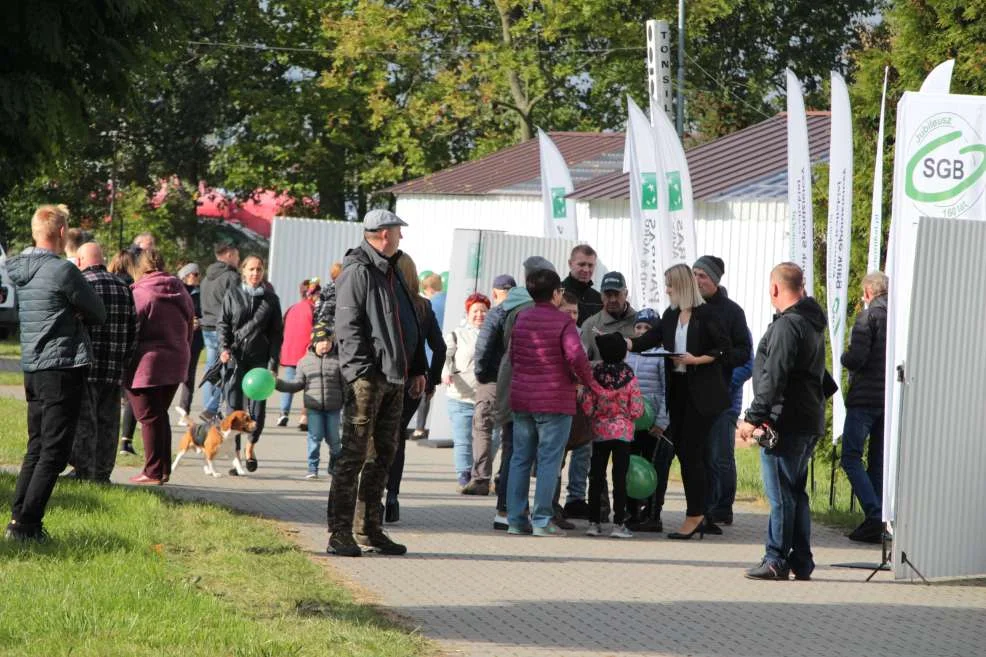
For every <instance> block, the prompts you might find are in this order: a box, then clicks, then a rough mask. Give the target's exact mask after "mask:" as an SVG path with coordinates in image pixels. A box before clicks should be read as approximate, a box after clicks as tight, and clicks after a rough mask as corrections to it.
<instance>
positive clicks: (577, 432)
mask: <svg viewBox="0 0 986 657" xmlns="http://www.w3.org/2000/svg"><path fill="white" fill-rule="evenodd" d="M592 437H593V436H592V423H591V422H590V420H589V417H588V416H587V415H586V414H585V413H583V412H582V409H581V408H576V409H575V415H574V416H573V417H572V430H571V432H570V433H569V434H568V444H567V445H565V451H568V452H570V451H572V450H573V449H578V448H579V447H582V446H583V445H586V444H588V443H591V442H592Z"/></svg>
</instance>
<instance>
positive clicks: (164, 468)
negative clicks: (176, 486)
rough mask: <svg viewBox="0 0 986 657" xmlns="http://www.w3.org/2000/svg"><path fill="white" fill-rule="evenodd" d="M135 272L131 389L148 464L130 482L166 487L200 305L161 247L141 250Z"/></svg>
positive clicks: (130, 372)
mask: <svg viewBox="0 0 986 657" xmlns="http://www.w3.org/2000/svg"><path fill="white" fill-rule="evenodd" d="M134 274H135V276H134V278H135V279H136V281H135V282H134V284H133V285H132V286H131V289H132V290H133V294H134V305H135V306H136V307H137V352H136V353H135V354H134V359H133V361H132V363H131V366H130V368H129V369H128V372H127V381H126V388H127V398H128V399H129V400H130V405H131V407H132V408H133V412H134V416H135V417H136V418H137V420H138V421H139V422H140V432H141V435H142V437H143V440H144V469H143V470H142V471H141V472H140V474H138V475H136V476H134V477H131V478H130V481H131V483H134V484H142V485H149V486H160V485H161V484H162V483H164V482H166V481H168V478H169V477H170V475H171V422H170V420H169V419H168V407H169V406H170V405H171V400H172V399H173V398H174V396H175V391H177V390H178V386H179V384H181V383H182V382H183V381H184V380H185V377H186V376H187V374H188V360H189V358H190V357H191V356H190V348H189V345H190V344H191V340H192V332H193V330H194V329H193V320H194V319H195V307H194V305H193V304H192V297H191V296H189V294H188V291H187V290H186V289H185V286H184V285H183V284H182V282H181V281H180V280H178V279H177V278H175V277H174V276H172V275H171V274H168V273H166V272H165V271H164V258H163V257H162V256H161V254H160V253H159V252H158V251H157V250H155V249H153V248H151V249H147V250H145V251H144V252H143V253H141V256H140V259H139V260H138V261H137V267H136V270H135V272H134Z"/></svg>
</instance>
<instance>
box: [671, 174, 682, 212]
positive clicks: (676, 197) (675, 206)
mask: <svg viewBox="0 0 986 657" xmlns="http://www.w3.org/2000/svg"><path fill="white" fill-rule="evenodd" d="M667 176H668V210H670V211H671V212H677V211H678V210H681V209H682V208H684V207H685V202H684V199H683V197H682V195H681V172H680V171H669V172H668V173H667Z"/></svg>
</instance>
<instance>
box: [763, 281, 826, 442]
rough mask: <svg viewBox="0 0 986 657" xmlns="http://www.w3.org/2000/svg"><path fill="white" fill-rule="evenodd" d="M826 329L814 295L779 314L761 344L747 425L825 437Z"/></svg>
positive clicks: (823, 313) (822, 312) (775, 316)
mask: <svg viewBox="0 0 986 657" xmlns="http://www.w3.org/2000/svg"><path fill="white" fill-rule="evenodd" d="M825 325H826V320H825V311H824V310H822V307H821V306H819V305H818V302H817V301H815V299H814V298H812V297H805V298H804V299H802V300H800V301H799V302H798V303H796V304H794V305H793V306H791V307H790V308H788V309H787V310H785V311H784V312H782V313H778V314H776V315H774V321H773V322H771V323H770V326H768V327H767V331H766V333H764V335H763V338H761V339H760V344H759V345H758V346H757V355H756V358H755V359H754V363H753V402H752V403H751V404H750V408H748V409H747V410H746V421H747V422H750V423H751V424H757V425H759V424H763V423H764V422H770V423H772V424H773V425H774V427H775V428H776V429H777V431H779V432H791V431H794V432H806V433H811V434H814V435H818V436H820V435H821V434H823V433H825V399H826V397H825V394H824V392H823V382H824V380H825Z"/></svg>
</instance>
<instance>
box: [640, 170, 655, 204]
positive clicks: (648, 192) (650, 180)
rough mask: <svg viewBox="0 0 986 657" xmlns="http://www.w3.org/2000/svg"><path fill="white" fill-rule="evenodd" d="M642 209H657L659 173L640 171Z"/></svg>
mask: <svg viewBox="0 0 986 657" xmlns="http://www.w3.org/2000/svg"><path fill="white" fill-rule="evenodd" d="M640 209H641V210H656V209H657V174H656V173H651V172H647V171H642V172H641V173H640Z"/></svg>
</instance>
